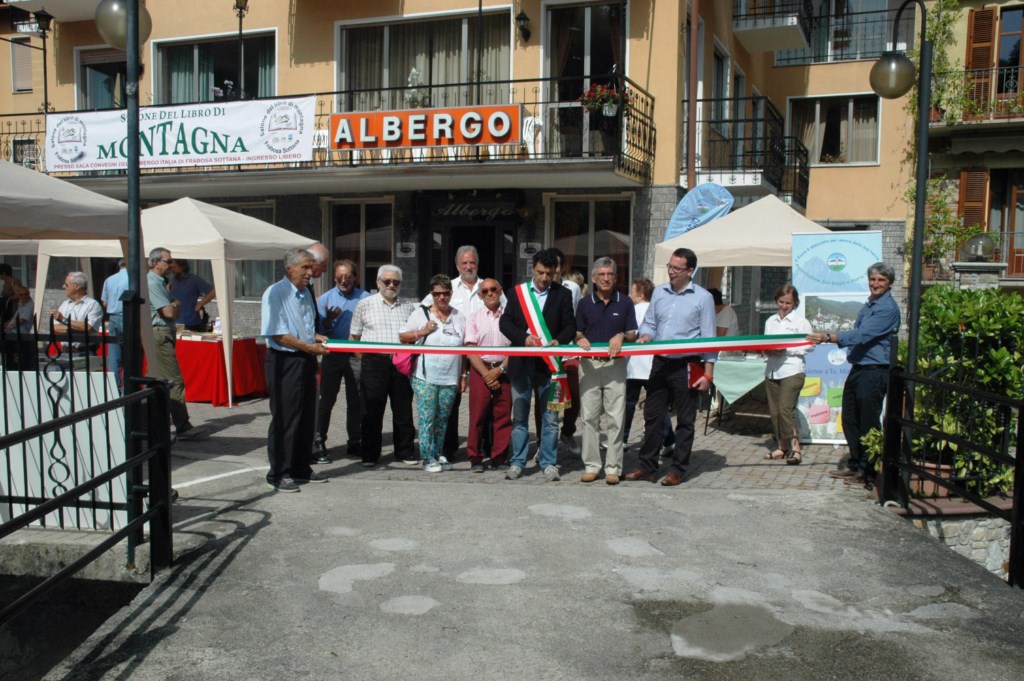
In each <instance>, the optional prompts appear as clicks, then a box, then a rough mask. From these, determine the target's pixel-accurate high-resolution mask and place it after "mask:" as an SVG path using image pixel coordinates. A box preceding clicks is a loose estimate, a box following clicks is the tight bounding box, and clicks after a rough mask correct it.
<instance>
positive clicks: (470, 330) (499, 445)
mask: <svg viewBox="0 0 1024 681" xmlns="http://www.w3.org/2000/svg"><path fill="white" fill-rule="evenodd" d="M477 295H478V296H479V298H480V300H481V301H482V302H483V306H482V307H480V308H479V309H477V310H476V311H475V312H473V313H472V314H471V315H469V320H468V321H467V322H466V341H465V342H466V345H483V346H485V347H496V348H498V347H506V346H509V345H511V344H512V343H511V341H509V339H508V338H505V336H504V335H502V333H501V328H500V325H499V322H500V320H501V315H502V314H503V313H504V312H505V296H504V295H503V294H502V292H501V286H500V285H499V284H498V282H497V281H495V280H494V279H484V281H483V283H481V284H480V289H479V292H478V294H477ZM468 359H469V365H470V367H472V370H471V371H470V372H469V438H468V439H467V441H466V450H467V451H468V453H469V463H470V468H471V470H472V471H473V472H474V473H483V472H484V460H485V459H486V458H487V456H488V453H489V455H490V460H491V466H492V467H494V468H495V469H503V468H504V469H507V468H508V465H507V463H506V462H507V460H508V448H509V444H510V443H511V441H512V384H511V383H510V382H509V379H508V356H507V355H499V354H494V355H469V358H468ZM488 450H489V452H488Z"/></svg>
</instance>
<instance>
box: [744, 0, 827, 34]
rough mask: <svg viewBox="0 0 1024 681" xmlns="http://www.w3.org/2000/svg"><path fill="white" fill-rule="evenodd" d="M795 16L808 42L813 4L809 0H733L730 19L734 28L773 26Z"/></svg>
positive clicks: (812, 16)
mask: <svg viewBox="0 0 1024 681" xmlns="http://www.w3.org/2000/svg"><path fill="white" fill-rule="evenodd" d="M792 17H796V19H797V23H798V24H799V25H800V28H801V29H803V32H804V36H805V38H806V39H807V42H808V43H809V42H810V35H811V28H812V19H813V18H814V5H813V3H812V2H811V0H733V2H732V21H733V25H734V26H735V27H736V28H756V27H759V26H773V25H775V24H776V23H778V22H780V21H784V20H787V19H790V18H792Z"/></svg>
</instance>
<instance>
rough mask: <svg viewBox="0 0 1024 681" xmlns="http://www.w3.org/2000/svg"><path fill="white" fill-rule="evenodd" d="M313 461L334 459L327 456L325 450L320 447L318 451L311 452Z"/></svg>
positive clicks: (323, 461) (329, 461) (332, 461)
mask: <svg viewBox="0 0 1024 681" xmlns="http://www.w3.org/2000/svg"><path fill="white" fill-rule="evenodd" d="M313 463H334V459H332V458H331V457H330V456H328V454H327V451H326V450H323V449H321V450H320V451H319V452H313Z"/></svg>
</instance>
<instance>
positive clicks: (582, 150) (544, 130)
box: [0, 75, 656, 182]
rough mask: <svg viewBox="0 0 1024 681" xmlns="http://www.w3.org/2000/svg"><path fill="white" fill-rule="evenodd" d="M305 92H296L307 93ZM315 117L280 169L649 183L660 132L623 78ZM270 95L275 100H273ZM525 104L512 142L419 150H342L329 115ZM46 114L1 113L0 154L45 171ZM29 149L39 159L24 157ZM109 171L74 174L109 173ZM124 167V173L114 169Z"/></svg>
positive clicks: (383, 103) (362, 96) (456, 94)
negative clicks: (539, 165) (503, 172)
mask: <svg viewBox="0 0 1024 681" xmlns="http://www.w3.org/2000/svg"><path fill="white" fill-rule="evenodd" d="M595 83H599V84H602V85H610V86H614V87H615V89H616V90H617V91H618V92H624V93H625V98H624V100H623V101H624V102H625V104H624V105H622V106H619V107H618V108H617V110H616V111H615V113H614V114H612V115H605V114H604V113H603V112H602V111H600V110H598V111H588V110H586V109H585V108H584V107H583V106H582V104H581V103H580V101H579V98H580V95H582V93H583V92H584V91H585V90H586V89H587V88H589V87H590V86H591V85H592V84H595ZM302 96H306V95H300V94H296V95H291V97H302ZM315 96H316V100H317V102H316V121H315V133H314V150H313V161H312V162H304V163H288V164H279V167H281V168H296V167H310V166H317V167H319V166H335V167H344V166H346V165H347V166H353V167H354V166H376V165H379V166H391V165H401V164H412V163H416V164H441V165H447V164H454V163H495V162H502V163H515V162H525V161H537V160H544V161H561V160H566V161H571V160H574V159H599V158H608V159H611V160H612V167H613V168H614V170H615V171H616V172H618V173H619V174H622V175H624V176H626V177H629V178H631V179H634V180H636V181H638V182H649V181H650V180H651V176H652V172H653V166H654V154H655V145H656V134H655V128H654V97H653V96H652V95H651V94H650V93H648V92H647V91H645V90H644V89H643V88H641V87H640V86H638V85H637V84H636V83H634V82H633V81H631V80H630V79H629V78H627V77H624V76H619V75H601V76H596V75H591V76H587V77H574V78H547V79H520V80H503V81H486V82H469V83H444V84H437V85H429V84H420V85H417V86H415V87H393V88H377V89H366V90H345V91H337V92H321V93H315ZM271 99H272V98H271ZM487 104H520V105H522V107H523V118H524V121H523V128H522V131H521V133H522V142H521V143H519V144H515V145H491V146H467V145H462V146H451V147H435V148H429V149H427V148H422V149H388V150H376V151H372V152H371V151H366V150H357V151H338V150H332V149H331V148H330V141H329V139H328V137H329V130H330V117H331V115H332V114H335V113H347V112H359V111H380V110H395V109H409V108H423V107H455V106H470V105H487ZM45 125H46V123H45V119H44V117H43V116H42V115H41V114H39V115H36V114H7V115H0V155H2V156H3V157H4V158H6V159H8V160H14V161H16V162H19V163H22V164H23V165H28V166H30V167H36V168H37V169H39V170H42V169H43V168H44V164H45V159H44V158H43V150H44V149H45V144H44V137H45V134H46V131H45ZM29 151H31V152H34V153H35V154H36V158H37V159H38V160H37V161H31V162H28V161H25V160H24V159H25V154H26V153H28V152H29ZM237 168H238V166H236V165H230V166H198V167H185V168H179V167H175V168H171V169H145V168H144V169H143V170H142V173H143V174H144V175H148V174H161V173H188V172H206V173H209V172H218V171H234V170H237ZM110 172H112V171H93V172H89V173H72V175H90V174H109V173H110ZM114 172H119V171H114Z"/></svg>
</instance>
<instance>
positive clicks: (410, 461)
mask: <svg viewBox="0 0 1024 681" xmlns="http://www.w3.org/2000/svg"><path fill="white" fill-rule="evenodd" d="M401 461H402V463H404V464H405V465H406V466H419V465H420V464H421V463H423V459H417V458H416V457H415V456H412V455H409V456H407V457H405V458H403V459H402V460H401Z"/></svg>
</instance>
